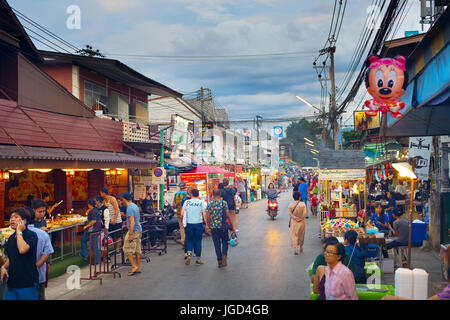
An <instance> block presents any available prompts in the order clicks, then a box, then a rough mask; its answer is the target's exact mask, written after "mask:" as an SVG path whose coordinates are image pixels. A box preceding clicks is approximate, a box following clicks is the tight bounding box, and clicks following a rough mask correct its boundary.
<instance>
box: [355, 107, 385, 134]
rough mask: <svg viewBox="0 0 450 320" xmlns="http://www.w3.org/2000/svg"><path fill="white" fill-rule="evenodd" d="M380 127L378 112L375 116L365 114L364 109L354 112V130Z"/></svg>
mask: <svg viewBox="0 0 450 320" xmlns="http://www.w3.org/2000/svg"><path fill="white" fill-rule="evenodd" d="M379 127H380V114H379V113H377V115H375V116H368V115H366V112H365V111H355V112H354V128H355V131H365V130H370V129H376V128H379Z"/></svg>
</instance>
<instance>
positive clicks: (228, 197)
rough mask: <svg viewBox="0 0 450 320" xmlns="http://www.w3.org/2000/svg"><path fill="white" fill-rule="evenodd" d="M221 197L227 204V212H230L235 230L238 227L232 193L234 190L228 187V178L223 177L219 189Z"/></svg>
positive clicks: (234, 192)
mask: <svg viewBox="0 0 450 320" xmlns="http://www.w3.org/2000/svg"><path fill="white" fill-rule="evenodd" d="M221 194H222V199H223V200H225V201H226V203H227V205H228V212H229V213H230V216H231V220H232V222H233V226H235V227H236V231H239V230H237V228H238V223H237V219H238V217H237V216H236V200H235V198H234V195H235V194H236V190H235V189H234V188H232V187H228V179H227V178H225V179H223V189H222V190H221Z"/></svg>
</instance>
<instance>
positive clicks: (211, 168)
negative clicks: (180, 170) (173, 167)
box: [184, 165, 232, 174]
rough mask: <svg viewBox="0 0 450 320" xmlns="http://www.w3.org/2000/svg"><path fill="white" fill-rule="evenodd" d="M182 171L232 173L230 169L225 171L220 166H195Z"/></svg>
mask: <svg viewBox="0 0 450 320" xmlns="http://www.w3.org/2000/svg"><path fill="white" fill-rule="evenodd" d="M184 173H213V174H220V173H222V174H225V173H232V172H230V171H227V170H225V169H222V168H218V167H214V166H207V165H206V166H199V167H196V168H193V169H191V170H189V171H186V172H184Z"/></svg>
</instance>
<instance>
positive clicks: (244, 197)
mask: <svg viewBox="0 0 450 320" xmlns="http://www.w3.org/2000/svg"><path fill="white" fill-rule="evenodd" d="M239 196H240V197H241V199H242V203H247V192H239Z"/></svg>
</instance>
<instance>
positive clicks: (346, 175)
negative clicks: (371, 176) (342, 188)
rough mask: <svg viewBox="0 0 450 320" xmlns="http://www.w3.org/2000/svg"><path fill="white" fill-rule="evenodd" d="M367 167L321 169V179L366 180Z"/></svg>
mask: <svg viewBox="0 0 450 320" xmlns="http://www.w3.org/2000/svg"><path fill="white" fill-rule="evenodd" d="M365 178H366V170H365V169H319V180H321V181H326V180H364V179H365Z"/></svg>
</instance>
